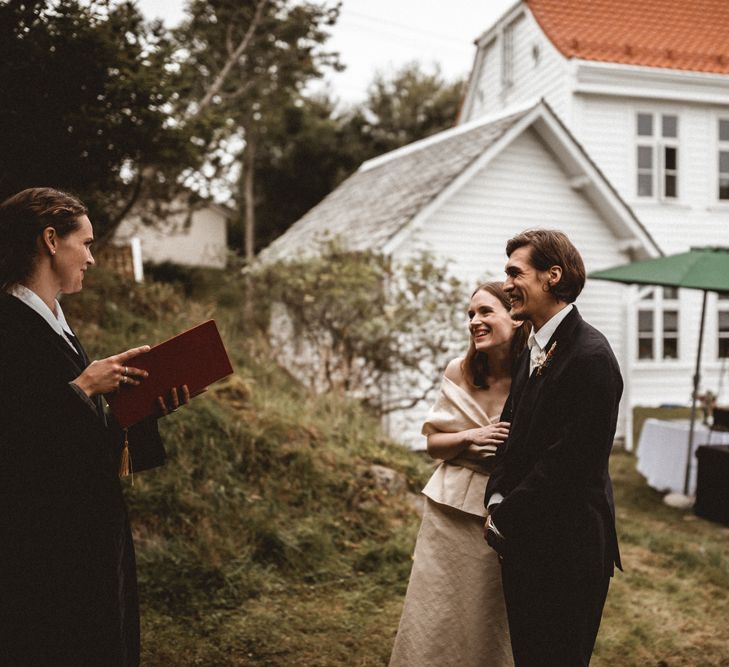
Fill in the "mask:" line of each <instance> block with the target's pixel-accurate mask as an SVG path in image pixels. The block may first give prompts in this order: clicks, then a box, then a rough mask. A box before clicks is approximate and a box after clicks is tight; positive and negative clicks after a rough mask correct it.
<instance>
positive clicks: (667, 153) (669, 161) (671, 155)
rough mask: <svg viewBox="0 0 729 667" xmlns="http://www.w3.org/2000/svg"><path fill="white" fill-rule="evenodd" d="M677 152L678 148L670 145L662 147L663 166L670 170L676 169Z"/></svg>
mask: <svg viewBox="0 0 729 667" xmlns="http://www.w3.org/2000/svg"><path fill="white" fill-rule="evenodd" d="M677 154H678V149H676V148H672V147H671V146H666V147H665V149H664V163H663V166H664V168H665V169H671V170H672V171H675V169H676V155H677Z"/></svg>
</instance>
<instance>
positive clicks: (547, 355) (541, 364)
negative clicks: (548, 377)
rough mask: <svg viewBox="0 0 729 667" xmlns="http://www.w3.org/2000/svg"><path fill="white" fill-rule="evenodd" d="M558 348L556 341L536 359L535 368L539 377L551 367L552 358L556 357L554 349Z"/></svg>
mask: <svg viewBox="0 0 729 667" xmlns="http://www.w3.org/2000/svg"><path fill="white" fill-rule="evenodd" d="M556 349H557V341H554V343H552V345H551V346H550V348H549V349H548V350H547V351H546V352H540V353H539V355H538V356H537V358H536V359H535V360H534V370H535V371H536V373H537V377H539V376H540V375H541V374H542V373H544V371H546V370H547V368H549V365H550V364H551V363H552V358H553V357H554V351H555V350H556Z"/></svg>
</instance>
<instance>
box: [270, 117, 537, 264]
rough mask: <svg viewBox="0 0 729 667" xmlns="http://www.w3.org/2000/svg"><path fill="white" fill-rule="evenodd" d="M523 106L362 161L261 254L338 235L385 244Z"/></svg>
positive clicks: (358, 243)
mask: <svg viewBox="0 0 729 667" xmlns="http://www.w3.org/2000/svg"><path fill="white" fill-rule="evenodd" d="M527 111H528V109H521V110H517V111H515V112H512V113H510V114H507V115H503V114H501V117H499V118H497V119H496V120H494V119H493V118H482V119H479V120H477V121H475V122H473V123H466V124H464V125H459V126H458V127H455V128H452V129H449V130H445V131H444V132H439V133H438V134H436V135H433V136H431V137H427V138H425V139H422V140H420V141H416V142H415V143H412V144H408V145H407V146H403V147H402V148H398V149H397V150H394V151H391V152H389V153H385V154H384V155H381V156H379V157H376V158H374V159H372V160H368V161H367V162H364V163H363V164H362V165H361V166H360V168H359V169H358V170H357V171H356V172H355V173H354V174H352V175H351V176H350V177H349V178H348V179H346V180H345V181H344V182H343V183H341V184H340V185H339V187H337V188H336V189H335V190H334V191H333V192H331V193H330V194H329V195H327V196H326V197H325V198H324V199H323V200H322V201H321V202H319V204H317V205H316V206H315V207H314V208H312V209H311V210H310V211H309V212H308V213H306V214H305V215H304V216H303V217H302V218H300V219H299V220H298V221H297V222H295V223H294V224H293V226H292V227H290V228H289V229H288V230H287V231H286V232H285V233H284V234H283V235H282V236H280V237H279V238H278V239H275V240H274V241H273V242H272V243H271V244H270V245H269V246H268V247H267V248H265V249H264V250H263V251H262V252H261V255H260V258H261V259H263V260H265V261H275V260H276V259H280V258H282V257H284V256H289V255H292V254H295V253H297V252H299V250H301V251H306V249H307V246H312V245H315V244H317V243H321V242H323V241H326V240H327V239H333V238H337V237H341V238H343V239H345V240H346V243H347V247H348V248H351V249H352V250H364V249H367V248H382V247H384V245H385V244H386V243H387V242H388V241H389V240H390V239H391V238H392V237H393V236H394V235H395V234H397V232H398V231H400V229H402V228H403V227H404V226H405V225H407V223H408V222H410V220H412V218H413V217H414V216H415V215H416V214H417V213H418V212H419V211H420V210H421V209H422V208H423V207H424V206H426V205H427V204H428V203H429V202H430V201H431V200H433V199H434V198H435V197H436V196H437V195H438V194H439V193H440V192H441V191H442V190H443V189H444V188H445V187H446V186H447V185H448V184H449V183H451V182H452V181H453V180H454V179H455V178H456V177H457V176H458V175H459V174H460V173H461V172H463V170H464V169H465V168H466V167H467V166H468V165H469V164H471V163H472V162H473V161H474V160H476V159H477V158H478V157H479V156H480V155H482V154H483V152H484V151H485V150H486V149H488V147H489V146H490V145H491V144H493V143H494V142H495V141H496V140H497V139H498V138H499V137H501V136H502V135H503V134H504V133H505V132H506V131H507V130H508V129H509V128H510V127H511V126H512V125H513V124H514V123H515V122H516V121H518V120H519V119H520V118H521V117H523V116H524V114H525V113H527Z"/></svg>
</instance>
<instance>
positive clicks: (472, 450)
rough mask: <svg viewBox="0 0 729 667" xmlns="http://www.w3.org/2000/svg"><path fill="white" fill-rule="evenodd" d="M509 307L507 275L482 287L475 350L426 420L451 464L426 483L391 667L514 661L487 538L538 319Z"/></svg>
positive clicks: (435, 446) (475, 308) (437, 452)
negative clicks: (510, 414)
mask: <svg viewBox="0 0 729 667" xmlns="http://www.w3.org/2000/svg"><path fill="white" fill-rule="evenodd" d="M509 308H510V306H509V301H508V298H507V296H506V294H505V293H504V291H503V290H502V289H501V283H495V282H494V283H485V284H483V285H480V286H479V287H478V288H477V289H476V291H475V292H474V293H473V295H472V296H471V302H470V305H469V310H468V318H469V332H470V344H469V347H468V351H467V352H466V355H465V357H462V358H457V359H454V360H452V361H451V362H450V363H449V364H448V366H447V367H446V370H445V374H444V377H443V381H442V384H441V387H440V391H439V393H438V396H437V398H436V401H435V403H434V405H433V407H432V408H431V409H430V412H429V413H428V416H427V418H426V421H425V423H424V424H423V429H422V432H423V435H426V436H427V438H428V453H429V454H430V455H431V456H432V457H433V458H435V459H441V462H440V463H439V465H438V467H437V468H436V470H435V472H434V473H433V476H432V477H431V478H430V480H429V481H428V483H427V485H426V486H425V488H424V489H423V493H424V494H425V496H426V498H425V511H424V514H423V522H422V525H421V527H420V532H419V533H418V539H417V543H416V545H415V554H414V557H413V560H414V563H413V569H412V572H411V574H410V583H409V584H408V590H407V594H406V596H405V604H404V607H403V612H402V617H401V619H400V626H399V628H398V631H397V637H396V638H395V645H394V647H393V651H392V655H391V657H390V667H412V666H414V665H418V667H430V666H433V667H435V666H438V667H445V666H446V665H454V666H458V667H467V666H468V665H482V666H492V667H502V666H507V665H508V666H511V665H513V659H512V655H511V643H510V640H509V628H508V624H507V620H506V610H505V607H504V599H503V592H502V589H501V568H500V565H499V562H498V557H497V555H496V553H495V552H494V551H493V550H492V549H490V548H489V547H488V545H487V544H486V543H485V542H484V539H483V523H484V519H485V516H486V511H485V509H484V492H485V490H486V482H487V481H488V474H489V470H490V463H491V461H492V460H493V458H492V457H493V456H494V455H495V453H496V450H497V448H498V447H499V445H501V444H502V443H503V442H504V441H505V440H506V438H507V436H508V434H509V424H508V422H502V421H499V416H500V414H501V411H502V408H503V406H504V403H505V402H506V398H507V396H508V395H509V389H510V386H511V371H512V367H513V366H514V364H515V362H516V360H517V358H518V356H519V354H520V353H521V351H522V350H523V349H524V346H525V343H526V339H527V334H528V329H527V327H528V326H529V325H528V324H524V323H523V322H516V321H514V320H512V319H511V317H510V316H509Z"/></svg>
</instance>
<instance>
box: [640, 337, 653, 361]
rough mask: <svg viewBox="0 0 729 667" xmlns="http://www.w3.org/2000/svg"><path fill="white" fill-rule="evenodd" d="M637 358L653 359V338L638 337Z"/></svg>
mask: <svg viewBox="0 0 729 667" xmlns="http://www.w3.org/2000/svg"><path fill="white" fill-rule="evenodd" d="M638 359H653V339H652V338H639V339H638Z"/></svg>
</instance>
